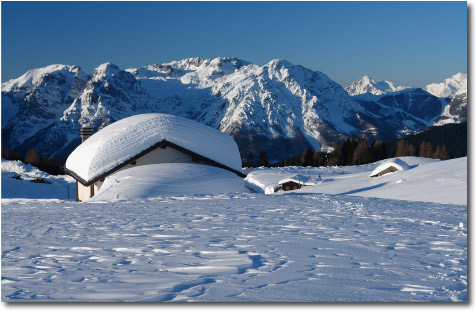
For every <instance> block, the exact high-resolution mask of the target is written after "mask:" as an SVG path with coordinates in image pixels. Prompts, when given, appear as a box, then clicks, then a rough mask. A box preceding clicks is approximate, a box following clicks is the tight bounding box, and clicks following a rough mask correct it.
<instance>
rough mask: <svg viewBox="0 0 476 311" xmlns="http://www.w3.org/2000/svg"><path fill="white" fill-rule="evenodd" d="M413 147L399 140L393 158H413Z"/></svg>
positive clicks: (414, 152)
mask: <svg viewBox="0 0 476 311" xmlns="http://www.w3.org/2000/svg"><path fill="white" fill-rule="evenodd" d="M415 155H416V151H415V147H413V145H412V144H409V143H407V142H406V141H405V140H403V139H400V140H399V141H398V142H397V148H396V150H395V157H404V156H415Z"/></svg>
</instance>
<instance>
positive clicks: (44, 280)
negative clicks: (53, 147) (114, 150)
mask: <svg viewBox="0 0 476 311" xmlns="http://www.w3.org/2000/svg"><path fill="white" fill-rule="evenodd" d="M2 219H3V224H2V235H3V237H2V300H3V301H208V302H211V301H221V302H223V301H228V302H233V301H237V302H238V301H248V302H250V301H255V302H258V301H268V302H269V301H289V302H290V301H320V302H323V301H326V302H334V301H352V302H356V301H426V302H428V301H466V300H467V290H466V288H467V283H466V282H467V268H466V267H467V241H466V239H467V229H466V228H467V225H466V206H462V205H444V204H435V203H424V202H411V204H410V203H409V202H408V201H397V200H386V199H376V198H363V197H352V196H343V195H322V194H313V195H303V194H297V193H289V194H286V195H280V196H269V195H262V194H222V195H193V196H164V197H157V198H155V199H153V200H144V201H139V202H133V203H127V202H121V203H108V204H100V203H75V202H69V201H52V200H43V201H41V200H25V199H4V200H3V202H2Z"/></svg>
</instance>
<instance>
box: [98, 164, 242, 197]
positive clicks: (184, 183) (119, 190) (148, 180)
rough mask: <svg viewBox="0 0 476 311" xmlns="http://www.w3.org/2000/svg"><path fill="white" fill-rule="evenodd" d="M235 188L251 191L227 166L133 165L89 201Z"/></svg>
mask: <svg viewBox="0 0 476 311" xmlns="http://www.w3.org/2000/svg"><path fill="white" fill-rule="evenodd" d="M235 192H239V193H243V192H249V191H247V190H246V188H245V187H244V183H243V179H242V178H240V177H238V176H237V175H236V174H234V173H232V172H229V171H227V170H224V169H221V168H217V167H213V166H209V165H201V164H194V163H161V164H151V165H142V166H137V167H133V168H129V169H126V170H123V171H120V172H117V173H115V174H113V175H111V176H109V177H107V178H106V179H105V180H104V184H103V185H102V187H101V189H100V190H99V192H98V193H97V194H96V195H95V196H94V197H93V198H91V199H90V200H89V202H92V201H96V202H99V201H108V202H109V201H133V200H143V199H148V198H153V197H158V196H170V195H200V194H220V193H235Z"/></svg>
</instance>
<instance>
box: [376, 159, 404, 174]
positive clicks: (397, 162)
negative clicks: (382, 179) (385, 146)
mask: <svg viewBox="0 0 476 311" xmlns="http://www.w3.org/2000/svg"><path fill="white" fill-rule="evenodd" d="M392 166H393V167H394V168H396V169H397V170H399V171H406V170H408V169H409V168H410V167H409V166H408V164H407V163H405V161H403V160H401V159H399V158H394V159H389V160H387V161H385V162H383V163H382V164H380V165H379V166H377V168H376V169H374V170H373V171H372V173H370V176H375V175H377V174H378V173H380V172H382V171H384V170H386V169H387V168H389V167H392Z"/></svg>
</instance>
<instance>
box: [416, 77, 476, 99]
mask: <svg viewBox="0 0 476 311" xmlns="http://www.w3.org/2000/svg"><path fill="white" fill-rule="evenodd" d="M425 91H427V92H428V93H430V94H433V95H435V96H437V97H451V96H453V95H456V94H463V93H467V92H468V75H467V74H463V73H461V72H460V73H457V74H455V75H454V76H451V77H449V78H448V79H445V80H444V81H443V82H441V83H432V84H428V85H427V86H426V87H425Z"/></svg>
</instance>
